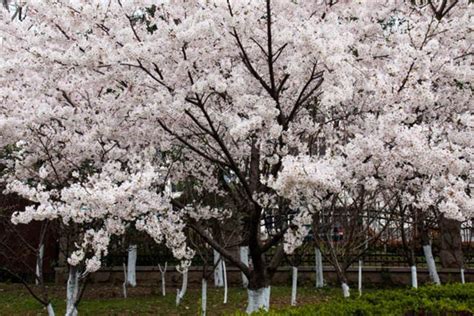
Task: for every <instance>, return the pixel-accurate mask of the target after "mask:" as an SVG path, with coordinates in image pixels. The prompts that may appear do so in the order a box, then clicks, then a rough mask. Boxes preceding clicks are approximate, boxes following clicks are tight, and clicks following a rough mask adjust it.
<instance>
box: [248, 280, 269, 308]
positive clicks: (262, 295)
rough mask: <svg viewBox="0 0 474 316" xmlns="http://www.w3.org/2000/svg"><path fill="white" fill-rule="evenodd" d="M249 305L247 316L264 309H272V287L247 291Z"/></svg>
mask: <svg viewBox="0 0 474 316" xmlns="http://www.w3.org/2000/svg"><path fill="white" fill-rule="evenodd" d="M247 294H248V305H247V310H246V312H247V314H251V313H253V312H256V311H258V310H259V309H263V310H265V311H268V309H269V308H270V287H269V286H267V287H264V288H260V289H258V290H250V289H247Z"/></svg>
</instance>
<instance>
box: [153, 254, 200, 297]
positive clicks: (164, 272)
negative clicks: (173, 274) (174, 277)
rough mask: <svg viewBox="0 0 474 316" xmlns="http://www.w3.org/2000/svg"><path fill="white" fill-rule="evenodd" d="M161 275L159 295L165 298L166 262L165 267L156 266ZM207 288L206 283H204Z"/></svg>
mask: <svg viewBox="0 0 474 316" xmlns="http://www.w3.org/2000/svg"><path fill="white" fill-rule="evenodd" d="M158 268H159V269H160V274H161V294H162V295H163V296H166V269H167V268H168V262H165V266H164V267H163V268H162V267H161V265H160V264H159V265H158ZM206 286H207V283H206Z"/></svg>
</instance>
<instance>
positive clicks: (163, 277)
mask: <svg viewBox="0 0 474 316" xmlns="http://www.w3.org/2000/svg"><path fill="white" fill-rule="evenodd" d="M158 268H159V269H160V273H161V293H162V294H163V296H166V275H165V274H166V269H167V268H168V262H165V266H164V267H163V268H162V267H161V265H160V264H159V265H158Z"/></svg>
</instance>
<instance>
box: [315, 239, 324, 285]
mask: <svg viewBox="0 0 474 316" xmlns="http://www.w3.org/2000/svg"><path fill="white" fill-rule="evenodd" d="M315 261H316V288H322V287H323V286H324V276H323V256H322V255H321V250H320V249H319V248H315Z"/></svg>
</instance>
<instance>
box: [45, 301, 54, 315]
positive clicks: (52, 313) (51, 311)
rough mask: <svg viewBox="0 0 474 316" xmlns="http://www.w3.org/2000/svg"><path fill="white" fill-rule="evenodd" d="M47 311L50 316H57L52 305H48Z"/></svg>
mask: <svg viewBox="0 0 474 316" xmlns="http://www.w3.org/2000/svg"><path fill="white" fill-rule="evenodd" d="M46 310H47V311H48V316H55V314H54V308H53V305H52V304H51V303H48V306H46Z"/></svg>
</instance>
